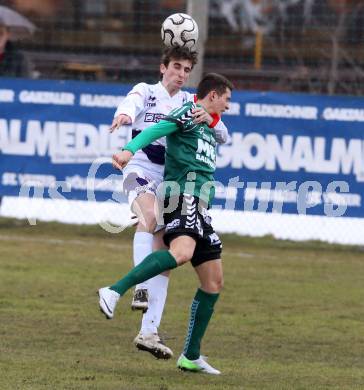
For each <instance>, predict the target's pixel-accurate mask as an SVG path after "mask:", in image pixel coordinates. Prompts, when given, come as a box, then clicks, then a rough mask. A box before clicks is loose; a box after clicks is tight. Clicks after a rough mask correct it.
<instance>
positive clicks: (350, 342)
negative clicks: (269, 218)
mask: <svg viewBox="0 0 364 390" xmlns="http://www.w3.org/2000/svg"><path fill="white" fill-rule="evenodd" d="M131 239H132V232H131V231H125V232H123V233H121V234H118V235H112V234H108V233H106V232H104V231H103V230H102V229H101V228H100V227H96V226H91V227H85V226H70V225H61V224H50V223H48V224H46V223H42V224H38V225H37V226H29V225H27V224H26V223H25V222H22V221H14V220H9V219H0V389H1V390H14V389H22V390H23V389H101V390H104V389H105V390H108V389H115V390H116V389H118V390H120V389H159V390H167V389H169V390H174V389H216V390H217V389H259V390H260V389H270V390H271V389H279V390H280V389H297V390H298V389H310V390H311V389H315V390H316V389H338V390H343V389H364V352H363V351H364V309H363V304H364V252H363V250H362V249H361V248H355V247H343V246H330V245H326V244H323V243H318V242H309V243H293V242H287V241H275V240H273V239H272V238H269V237H267V238H263V239H253V238H244V237H237V236H231V235H229V236H225V237H223V240H224V256H223V261H224V272H225V288H224V290H223V292H222V294H221V298H220V300H219V302H218V304H217V307H216V310H215V314H214V316H213V319H212V321H211V323H210V327H209V329H208V332H207V334H206V336H205V339H204V344H203V353H204V354H206V355H208V356H209V357H210V361H211V363H212V364H213V365H214V366H216V367H217V368H219V369H221V371H222V372H223V375H221V376H220V377H210V376H207V375H199V374H188V373H182V372H179V371H178V370H177V369H176V368H175V359H172V360H170V361H159V360H156V359H154V358H153V357H152V356H151V355H149V354H147V353H145V352H139V351H137V350H136V349H135V347H134V346H133V343H132V340H133V338H134V337H135V335H136V333H137V331H138V329H139V322H140V315H139V314H138V313H134V312H131V311H130V307H129V304H130V296H131V295H130V293H129V294H127V296H126V297H125V298H124V299H122V300H121V301H120V304H119V306H118V310H117V313H116V316H115V318H114V320H113V321H106V320H105V319H104V318H103V317H102V316H101V314H100V313H99V311H98V305H97V297H96V295H95V292H96V290H97V289H98V288H99V287H101V286H104V285H106V284H110V283H111V282H113V281H115V280H116V279H118V278H119V276H121V275H122V274H124V273H125V272H126V271H127V270H128V269H129V268H130V266H131ZM196 286H197V279H196V277H195V276H194V272H193V269H192V268H191V267H190V266H189V265H187V266H184V267H182V268H179V269H177V270H175V271H173V276H172V278H171V282H170V287H169V296H168V301H167V306H166V310H165V316H164V318H163V321H162V326H161V333H162V335H164V336H165V339H166V341H167V343H168V345H169V346H170V347H171V348H172V349H173V350H174V351H175V354H176V356H177V355H178V354H179V353H180V351H181V348H182V346H183V341H184V336H185V332H186V326H187V321H188V311H189V305H190V302H191V299H192V297H193V295H194V292H195V289H196Z"/></svg>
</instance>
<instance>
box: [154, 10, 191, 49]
mask: <svg viewBox="0 0 364 390" xmlns="http://www.w3.org/2000/svg"><path fill="white" fill-rule="evenodd" d="M161 34H162V41H163V43H164V44H165V45H166V46H168V47H173V46H182V47H188V48H189V49H192V48H193V47H194V46H195V45H196V43H197V40H198V26H197V23H196V22H195V20H194V19H193V18H192V17H191V16H190V15H187V14H181V13H178V14H173V15H170V16H168V18H166V20H165V21H164V22H163V23H162V30H161Z"/></svg>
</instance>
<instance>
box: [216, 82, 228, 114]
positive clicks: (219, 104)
mask: <svg viewBox="0 0 364 390" xmlns="http://www.w3.org/2000/svg"><path fill="white" fill-rule="evenodd" d="M211 98H212V106H213V109H214V112H216V114H219V115H221V114H222V113H223V112H224V111H226V110H228V109H229V107H230V101H231V90H230V88H226V91H225V92H224V93H223V94H222V95H218V94H217V92H216V91H212V93H211Z"/></svg>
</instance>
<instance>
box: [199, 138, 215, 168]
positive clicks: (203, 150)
mask: <svg viewBox="0 0 364 390" xmlns="http://www.w3.org/2000/svg"><path fill="white" fill-rule="evenodd" d="M196 160H199V161H203V162H204V163H206V164H207V165H209V166H210V167H211V168H213V169H215V166H216V163H215V161H216V152H215V146H213V145H211V144H210V143H209V142H207V141H205V140H203V139H201V138H199V139H198V145H197V151H196Z"/></svg>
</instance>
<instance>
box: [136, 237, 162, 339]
mask: <svg viewBox="0 0 364 390" xmlns="http://www.w3.org/2000/svg"><path fill="white" fill-rule="evenodd" d="M152 252H153V234H151V233H147V232H136V233H135V235H134V242H133V254H134V266H137V265H138V264H140V263H141V262H142V261H143V260H144V259H145V258H146V257H147V256H148V255H150V254H151V253H152ZM168 282H169V278H168V277H167V276H164V275H157V276H155V277H154V278H152V279H149V280H146V281H145V282H143V283H140V284H138V285H136V286H135V289H142V288H146V289H147V290H148V296H149V298H148V310H147V312H146V313H145V314H144V315H143V320H142V327H141V332H142V333H143V334H147V333H158V327H159V324H160V322H161V319H162V314H163V309H164V305H165V303H166V298H167V290H168Z"/></svg>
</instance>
